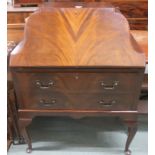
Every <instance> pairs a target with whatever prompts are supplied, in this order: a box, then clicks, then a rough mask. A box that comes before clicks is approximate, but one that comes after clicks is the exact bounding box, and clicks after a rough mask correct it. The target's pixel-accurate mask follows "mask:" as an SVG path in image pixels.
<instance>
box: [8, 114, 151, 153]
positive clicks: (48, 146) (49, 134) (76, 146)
mask: <svg viewBox="0 0 155 155" xmlns="http://www.w3.org/2000/svg"><path fill="white" fill-rule="evenodd" d="M147 130H148V129H147V118H146V117H144V116H143V117H140V118H139V129H138V132H137V134H136V136H135V138H134V140H133V142H132V144H131V147H130V148H131V150H132V155H147V154H148V153H147V151H148V146H147V145H148V141H147V139H148V133H147ZM29 131H30V134H31V136H32V143H33V152H32V153H31V154H32V155H124V152H123V150H124V144H125V141H126V137H127V129H126V127H125V126H124V125H123V124H122V123H121V121H120V120H119V119H118V118H109V117H104V118H83V119H79V120H74V119H71V118H67V117H64V118H63V117H52V118H51V117H44V118H39V117H37V118H35V119H34V120H33V122H32V124H31V125H30V126H29ZM26 147H27V146H26V145H25V144H24V145H12V146H11V147H10V150H9V152H8V155H27V153H26V152H25V149H26Z"/></svg>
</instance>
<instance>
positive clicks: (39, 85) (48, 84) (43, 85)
mask: <svg viewBox="0 0 155 155" xmlns="http://www.w3.org/2000/svg"><path fill="white" fill-rule="evenodd" d="M36 85H37V86H38V87H39V88H40V89H48V88H50V87H52V86H53V85H54V82H53V81H50V82H48V83H47V84H43V83H42V82H40V81H39V80H37V81H36Z"/></svg>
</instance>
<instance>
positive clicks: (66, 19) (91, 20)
mask: <svg viewBox="0 0 155 155" xmlns="http://www.w3.org/2000/svg"><path fill="white" fill-rule="evenodd" d="M38 21H40V23H41V24H40V25H38ZM45 45H46V46H45ZM107 51H108V52H107ZM27 55H28V56H29V57H27ZM40 58H42V59H40ZM10 65H11V66H104V67H105V66H130V67H131V66H139V67H140V66H141V67H142V66H144V65H145V64H144V53H142V51H141V50H140V48H139V47H138V45H137V44H136V42H135V40H134V39H133V38H132V37H131V36H130V33H129V25H128V22H127V21H126V19H125V18H124V17H123V16H122V15H121V14H120V13H118V12H115V9H113V8H98V9H94V8H81V9H76V8H53V9H51V8H50V9H48V8H45V9H40V11H38V12H36V13H34V14H33V15H32V16H31V17H30V18H29V20H28V21H27V23H26V27H25V38H24V40H23V41H22V42H21V43H20V44H19V46H17V48H16V49H15V50H14V51H13V52H12V54H11V59H10Z"/></svg>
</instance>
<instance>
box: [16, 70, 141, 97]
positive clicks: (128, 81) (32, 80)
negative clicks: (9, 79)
mask: <svg viewBox="0 0 155 155" xmlns="http://www.w3.org/2000/svg"><path fill="white" fill-rule="evenodd" d="M138 78H139V77H138V76H137V74H132V73H20V74H19V75H18V76H17V80H18V82H19V84H20V89H21V90H24V92H25V91H28V92H29V94H30V95H31V94H33V93H34V92H36V94H38V93H42V92H46V93H50V92H53V91H54V92H68V93H73V92H83V93H88V92H89V93H95V92H108V93H113V92H115V93H116V92H118V93H130V92H132V91H134V90H135V88H136V84H137V81H138Z"/></svg>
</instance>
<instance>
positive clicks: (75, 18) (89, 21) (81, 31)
mask: <svg viewBox="0 0 155 155" xmlns="http://www.w3.org/2000/svg"><path fill="white" fill-rule="evenodd" d="M88 6H89V5H88ZM88 6H87V5H85V7H82V8H79V7H78V8H74V7H72V8H62V7H60V8H59V7H58V8H55V7H53V8H51V7H50V8H49V7H48V8H46V7H45V8H41V9H40V10H39V11H38V12H36V13H34V14H33V15H32V16H30V18H29V19H28V21H27V23H26V25H25V35H24V39H23V41H22V42H21V43H20V44H19V45H18V46H17V47H16V48H15V49H14V51H13V52H12V53H11V56H10V67H11V72H12V76H13V81H14V86H15V91H16V96H17V102H18V105H19V110H18V113H19V125H20V130H21V132H22V134H23V137H24V138H25V140H26V142H27V144H28V149H27V151H28V152H31V150H32V144H31V140H30V136H29V135H28V133H27V130H26V126H27V125H29V124H30V123H31V121H32V119H33V118H34V117H35V116H71V117H74V118H81V117H84V116H120V117H121V118H122V120H123V121H124V123H125V124H127V126H128V132H129V133H128V138H127V142H126V146H125V152H126V154H131V152H130V151H129V145H130V143H131V141H132V139H133V137H134V135H135V133H136V131H137V114H138V100H139V94H140V90H141V84H142V80H143V75H144V68H145V57H144V53H143V52H142V50H141V49H140V48H139V46H138V44H137V43H136V41H135V40H134V38H133V37H132V36H131V34H130V31H129V25H128V22H127V20H126V18H125V17H124V16H123V15H122V14H121V13H119V12H117V10H115V9H114V8H111V7H107V6H103V7H99V8H98V7H97V6H95V7H93V6H91V7H88ZM38 21H39V22H38Z"/></svg>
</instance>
